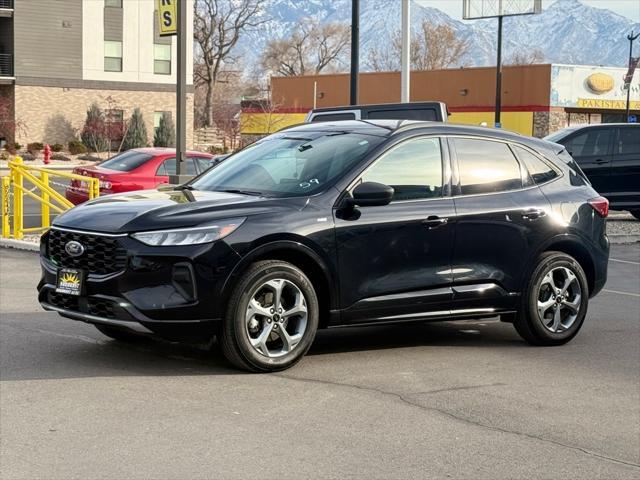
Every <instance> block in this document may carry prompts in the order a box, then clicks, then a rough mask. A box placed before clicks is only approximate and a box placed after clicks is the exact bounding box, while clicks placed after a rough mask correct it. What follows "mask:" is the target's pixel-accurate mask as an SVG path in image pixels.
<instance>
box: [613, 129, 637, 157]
mask: <svg viewBox="0 0 640 480" xmlns="http://www.w3.org/2000/svg"><path fill="white" fill-rule="evenodd" d="M619 132H620V134H619V136H618V142H617V145H616V149H615V153H616V154H617V155H635V154H638V153H640V127H623V128H621V129H620V130H619Z"/></svg>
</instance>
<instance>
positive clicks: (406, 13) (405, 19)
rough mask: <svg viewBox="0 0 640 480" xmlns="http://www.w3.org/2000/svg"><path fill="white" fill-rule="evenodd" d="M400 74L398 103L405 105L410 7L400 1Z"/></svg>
mask: <svg viewBox="0 0 640 480" xmlns="http://www.w3.org/2000/svg"><path fill="white" fill-rule="evenodd" d="M400 57H401V63H402V65H401V67H402V68H401V73H400V84H401V85H400V92H401V94H400V101H401V102H402V103H407V102H408V101H409V99H410V88H411V65H410V59H411V7H410V3H409V0H402V53H401V55H400Z"/></svg>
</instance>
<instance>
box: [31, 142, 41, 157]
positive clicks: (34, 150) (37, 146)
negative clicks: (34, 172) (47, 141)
mask: <svg viewBox="0 0 640 480" xmlns="http://www.w3.org/2000/svg"><path fill="white" fill-rule="evenodd" d="M43 148H44V145H43V144H42V142H32V143H28V144H27V152H29V153H30V154H31V155H36V154H38V153H39V152H41V151H42V149H43Z"/></svg>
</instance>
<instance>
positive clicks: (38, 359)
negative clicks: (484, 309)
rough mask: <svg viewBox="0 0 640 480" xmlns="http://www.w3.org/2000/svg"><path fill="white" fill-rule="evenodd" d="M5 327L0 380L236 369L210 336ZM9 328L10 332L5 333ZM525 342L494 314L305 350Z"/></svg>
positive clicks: (329, 338) (346, 337) (339, 335)
mask: <svg viewBox="0 0 640 480" xmlns="http://www.w3.org/2000/svg"><path fill="white" fill-rule="evenodd" d="M4 327H5V328H4V331H5V333H13V335H12V339H11V341H6V342H5V341H3V348H2V352H1V356H2V377H1V379H2V380H3V381H9V380H34V379H60V378H86V377H109V376H188V375H238V374H242V372H240V371H239V370H237V369H235V368H233V367H232V366H231V365H230V364H229V363H228V362H227V361H226V360H225V359H224V357H223V356H222V353H221V352H220V349H219V347H218V345H216V344H215V342H214V344H213V345H209V346H205V345H191V344H182V343H173V342H167V341H163V340H157V339H152V338H144V337H143V338H141V339H139V340H136V341H134V342H130V343H123V342H118V341H115V340H111V339H109V338H107V337H104V336H102V335H101V334H99V333H97V332H93V330H90V329H89V330H88V329H85V328H81V329H79V330H78V331H77V333H76V332H75V331H74V333H69V329H66V328H65V329H64V330H63V331H60V330H58V329H56V330H54V329H52V328H47V327H43V328H37V329H32V328H25V327H23V326H19V325H17V324H13V325H9V326H7V325H6V324H5V325H4ZM7 327H8V328H7ZM13 328H15V329H16V331H15V332H10V331H11V330H13ZM27 330H29V331H30V332H29V331H27ZM63 332H64V333H63ZM29 333H31V335H29ZM34 334H35V335H34ZM524 346H525V345H524V343H523V342H522V341H521V340H519V337H517V335H516V334H515V332H513V329H512V328H511V326H510V325H507V324H504V323H500V322H497V321H495V320H489V321H487V320H475V321H464V322H444V323H407V324H401V325H386V326H373V327H360V328H340V329H333V330H321V331H320V332H318V335H317V337H316V340H315V342H314V344H313V345H312V347H311V349H310V351H309V352H308V355H309V356H310V357H315V356H320V355H335V354H340V353H345V352H357V351H375V350H383V349H386V350H388V349H403V348H407V347H454V348H498V349H504V348H512V347H524Z"/></svg>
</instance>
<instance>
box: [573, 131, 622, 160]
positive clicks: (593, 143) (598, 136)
mask: <svg viewBox="0 0 640 480" xmlns="http://www.w3.org/2000/svg"><path fill="white" fill-rule="evenodd" d="M611 132H612V130H611V129H609V128H595V129H590V130H587V131H586V132H583V133H580V134H578V135H576V136H575V137H573V138H572V139H570V140H568V141H567V142H565V143H564V146H565V148H566V149H567V151H568V152H569V153H570V154H571V156H572V157H573V158H580V157H590V156H596V155H607V154H608V153H609V141H610V139H611Z"/></svg>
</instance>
